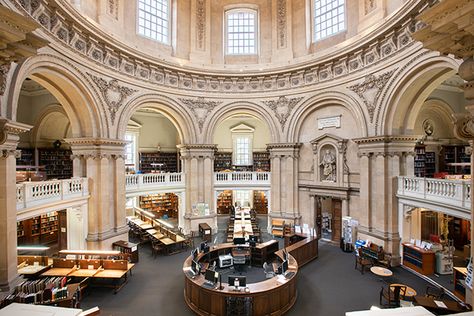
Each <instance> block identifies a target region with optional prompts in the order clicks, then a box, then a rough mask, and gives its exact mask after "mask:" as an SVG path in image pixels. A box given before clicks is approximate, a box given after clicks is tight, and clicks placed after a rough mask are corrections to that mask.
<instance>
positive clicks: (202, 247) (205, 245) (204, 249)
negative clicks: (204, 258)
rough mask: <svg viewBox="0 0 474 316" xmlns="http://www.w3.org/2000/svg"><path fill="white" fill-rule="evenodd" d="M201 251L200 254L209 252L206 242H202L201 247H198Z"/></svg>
mask: <svg viewBox="0 0 474 316" xmlns="http://www.w3.org/2000/svg"><path fill="white" fill-rule="evenodd" d="M199 248H200V249H201V252H208V251H209V246H208V245H207V242H205V241H204V242H202V243H201V245H200V246H199Z"/></svg>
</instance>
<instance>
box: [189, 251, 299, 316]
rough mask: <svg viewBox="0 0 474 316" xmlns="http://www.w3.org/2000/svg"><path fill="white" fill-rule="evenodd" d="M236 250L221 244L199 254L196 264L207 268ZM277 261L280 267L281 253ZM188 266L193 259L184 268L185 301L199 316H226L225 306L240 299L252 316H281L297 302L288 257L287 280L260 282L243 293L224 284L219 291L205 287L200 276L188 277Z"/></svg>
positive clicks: (293, 264) (295, 266) (295, 265)
mask: <svg viewBox="0 0 474 316" xmlns="http://www.w3.org/2000/svg"><path fill="white" fill-rule="evenodd" d="M235 248H237V246H236V245H233V244H231V243H226V244H220V245H217V246H214V247H212V248H211V249H210V250H209V252H208V253H202V252H201V253H199V254H198V255H197V257H196V259H195V260H197V261H198V262H199V263H200V264H208V263H209V262H208V261H207V260H209V258H217V257H218V256H219V255H224V254H230V253H231V252H232V250H234V249H235ZM276 258H277V260H279V262H280V263H281V262H282V261H283V256H282V254H281V253H280V254H278V253H277V254H276ZM211 260H212V259H211ZM191 263H192V257H191V256H189V257H188V258H187V259H186V260H185V261H184V264H183V273H184V275H185V277H184V280H185V287H184V299H185V301H186V304H187V305H188V306H189V308H191V310H193V311H194V312H195V313H196V314H198V315H226V306H227V302H228V301H229V300H234V299H239V298H245V299H248V300H251V302H252V303H251V306H252V313H251V314H252V315H253V316H260V315H283V314H285V313H286V312H287V311H288V310H289V309H290V308H291V307H292V306H293V305H294V303H295V301H296V297H297V291H296V279H297V278H296V277H297V273H298V263H297V262H296V260H295V258H294V257H292V256H291V254H290V255H289V256H288V263H289V265H288V272H291V274H292V275H291V276H290V277H288V278H286V277H285V276H283V275H276V276H274V277H272V278H269V279H266V280H264V281H261V282H257V283H250V284H247V287H246V290H244V291H234V288H233V287H232V286H229V285H228V284H227V283H226V282H222V288H220V289H219V287H216V288H213V287H205V286H204V283H205V278H204V276H203V275H202V274H199V275H197V276H192V275H191V273H190V272H191ZM262 273H264V272H263V270H262Z"/></svg>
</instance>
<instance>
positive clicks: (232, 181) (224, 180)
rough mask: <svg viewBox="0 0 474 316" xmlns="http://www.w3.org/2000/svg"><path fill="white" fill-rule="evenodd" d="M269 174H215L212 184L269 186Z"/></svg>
mask: <svg viewBox="0 0 474 316" xmlns="http://www.w3.org/2000/svg"><path fill="white" fill-rule="evenodd" d="M270 180H271V179H270V172H216V173H214V184H215V185H219V184H225V185H239V184H253V185H270Z"/></svg>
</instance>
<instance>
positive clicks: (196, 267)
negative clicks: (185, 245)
mask: <svg viewBox="0 0 474 316" xmlns="http://www.w3.org/2000/svg"><path fill="white" fill-rule="evenodd" d="M191 271H193V273H194V275H198V274H199V273H200V272H201V266H200V265H199V263H197V261H196V260H193V262H191Z"/></svg>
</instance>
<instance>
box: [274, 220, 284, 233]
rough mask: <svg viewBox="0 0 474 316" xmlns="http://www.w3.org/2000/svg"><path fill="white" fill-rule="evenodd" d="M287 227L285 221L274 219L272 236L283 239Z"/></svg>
mask: <svg viewBox="0 0 474 316" xmlns="http://www.w3.org/2000/svg"><path fill="white" fill-rule="evenodd" d="M284 227H285V220H283V219H276V218H274V219H272V235H273V236H278V237H283V234H284Z"/></svg>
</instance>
